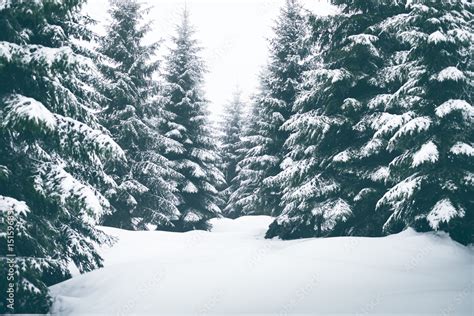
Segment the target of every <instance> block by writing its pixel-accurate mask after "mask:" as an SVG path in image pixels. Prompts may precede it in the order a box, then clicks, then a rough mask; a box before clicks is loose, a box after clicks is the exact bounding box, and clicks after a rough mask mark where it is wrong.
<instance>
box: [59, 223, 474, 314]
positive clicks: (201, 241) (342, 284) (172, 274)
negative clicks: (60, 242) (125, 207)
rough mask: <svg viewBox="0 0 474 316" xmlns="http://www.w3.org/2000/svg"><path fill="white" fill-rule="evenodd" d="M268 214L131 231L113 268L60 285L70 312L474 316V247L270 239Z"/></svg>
mask: <svg viewBox="0 0 474 316" xmlns="http://www.w3.org/2000/svg"><path fill="white" fill-rule="evenodd" d="M270 222H271V218H269V217H265V216H257V217H242V218H239V219H237V220H230V219H218V220H214V221H213V225H214V228H213V230H212V232H203V231H193V232H188V233H169V232H129V231H124V230H119V229H111V228H104V230H105V231H106V232H108V233H110V234H112V235H115V236H117V237H119V241H118V242H117V243H116V244H115V246H114V247H112V248H104V249H103V250H102V255H103V256H104V258H105V268H103V269H100V270H97V271H94V272H91V273H88V274H85V275H79V276H76V277H74V278H72V279H71V280H68V281H66V282H63V283H60V284H57V285H55V286H53V287H51V291H52V293H53V295H54V296H55V303H54V308H53V310H54V313H55V314H61V315H83V314H101V315H134V314H135V315H140V314H149V315H166V314H185V315H205V314H213V315H227V314H233V315H238V314H247V315H249V314H254V315H263V314H268V315H296V314H312V315H321V314H325V313H331V314H355V315H365V314H377V315H380V314H389V313H393V314H400V313H403V314H410V315H412V314H413V315H419V314H429V315H462V314H465V315H473V312H474V311H473V302H472V301H471V299H472V298H473V297H474V296H473V294H474V293H473V282H474V278H473V277H474V275H473V273H474V264H473V259H474V249H472V248H466V247H463V246H461V245H459V244H457V243H455V242H453V241H451V240H450V239H449V238H448V237H446V236H444V235H434V234H418V233H415V232H414V231H412V230H408V231H405V232H403V233H401V234H398V235H393V236H389V237H385V238H349V237H346V238H328V239H302V240H293V241H281V240H277V239H274V240H265V239H264V238H263V236H264V232H265V230H266V228H267V227H268V225H269V223H270Z"/></svg>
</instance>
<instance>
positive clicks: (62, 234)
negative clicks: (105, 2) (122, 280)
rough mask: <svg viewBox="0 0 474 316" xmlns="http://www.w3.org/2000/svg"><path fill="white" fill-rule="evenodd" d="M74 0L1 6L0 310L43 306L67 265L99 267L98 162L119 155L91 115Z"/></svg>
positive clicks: (94, 100) (93, 81) (93, 106)
mask: <svg viewBox="0 0 474 316" xmlns="http://www.w3.org/2000/svg"><path fill="white" fill-rule="evenodd" d="M82 3H83V1H60V0H59V1H58V0H54V1H47V0H44V1H7V2H6V3H5V2H3V3H2V5H0V29H1V30H2V31H1V32H0V82H1V85H0V120H1V121H0V215H1V220H0V232H1V233H0V261H1V264H0V278H1V280H2V281H1V282H0V291H1V292H2V295H1V300H0V313H6V312H11V313H46V312H47V311H48V309H49V307H50V304H51V298H50V297H49V295H48V286H49V285H52V284H54V283H57V282H59V281H62V280H64V279H65V278H68V277H69V276H70V274H69V270H68V264H69V263H71V262H73V263H74V264H75V265H76V266H77V267H78V269H79V270H80V271H81V272H86V271H90V270H92V269H94V268H97V267H100V266H101V257H100V256H99V255H98V253H97V252H96V250H95V246H94V245H95V243H102V242H103V241H104V240H105V239H106V236H105V235H104V234H103V233H101V232H100V231H98V230H96V228H95V224H96V223H97V222H98V221H99V219H100V218H101V217H102V216H103V215H104V214H106V213H107V212H108V211H109V209H110V206H109V203H108V201H107V199H106V198H105V197H104V196H103V195H102V194H101V193H100V191H102V192H104V191H105V190H106V189H113V188H114V186H115V184H114V181H113V180H112V179H111V178H110V177H109V176H108V175H107V174H106V173H105V172H104V170H103V161H104V160H106V159H123V158H124V153H123V151H122V150H121V149H120V147H119V146H118V145H117V144H116V143H115V142H114V141H113V140H112V139H111V138H110V137H109V135H108V132H107V130H106V129H105V128H104V127H102V126H101V125H100V124H99V123H98V120H97V118H96V114H95V113H96V112H97V111H99V110H101V106H100V103H101V102H102V97H101V95H100V94H99V93H97V92H96V90H95V88H94V87H96V86H98V85H100V83H101V82H102V81H103V80H102V79H101V76H100V72H99V71H98V70H97V69H96V67H95V65H94V64H93V63H92V61H91V60H90V59H89V58H87V57H85V56H84V55H82V54H80V53H78V52H80V51H85V50H86V48H84V47H79V46H78V45H79V44H80V43H81V42H82V41H84V40H85V41H87V40H88V39H89V35H90V34H89V32H87V28H86V27H85V23H86V22H89V20H88V19H87V18H86V17H84V16H83V15H81V13H80V7H81V4H82ZM12 228H13V230H11V229H12ZM7 239H8V240H9V244H8V246H7ZM10 240H13V241H14V243H11V242H10ZM6 255H13V259H12V260H13V261H14V264H13V265H11V266H10V265H9V264H8V262H7V261H8V260H7V257H6ZM10 267H13V268H14V272H15V273H14V280H12V281H11V282H5V281H6V280H7V275H6V274H7V271H8V269H9V268H10ZM9 283H12V284H13V285H14V287H13V289H14V297H15V302H14V304H13V307H12V306H9V305H8V303H9V302H8V301H7V300H6V298H7V296H5V295H4V294H5V293H7V286H8V284H9ZM10 307H12V308H10Z"/></svg>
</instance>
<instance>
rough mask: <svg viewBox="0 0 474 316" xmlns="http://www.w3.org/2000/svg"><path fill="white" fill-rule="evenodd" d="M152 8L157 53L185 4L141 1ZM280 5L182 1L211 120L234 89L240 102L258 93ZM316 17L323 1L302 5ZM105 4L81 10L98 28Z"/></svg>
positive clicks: (255, 0) (271, 0)
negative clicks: (203, 70)
mask: <svg viewBox="0 0 474 316" xmlns="http://www.w3.org/2000/svg"><path fill="white" fill-rule="evenodd" d="M142 2H143V3H146V5H151V6H152V7H153V9H152V10H151V12H150V14H149V16H148V17H147V18H148V19H152V20H154V21H155V22H154V27H153V29H154V30H153V31H152V34H150V39H151V40H164V42H163V45H162V47H163V49H162V53H163V52H165V50H166V48H167V47H169V38H170V37H171V36H172V35H174V31H175V25H176V24H177V23H179V22H180V19H181V14H182V11H183V8H184V6H185V1H184V0H145V1H142ZM284 3H285V0H187V1H186V5H187V8H188V10H189V12H190V19H191V23H192V24H193V26H194V28H195V30H196V37H197V39H198V40H199V41H200V44H201V46H202V47H203V51H202V57H203V58H204V60H205V61H206V63H207V67H208V73H207V74H206V77H205V87H204V88H205V92H206V97H207V98H208V99H209V100H210V110H211V113H212V114H213V117H216V116H217V115H218V114H219V112H220V109H222V106H223V104H224V103H225V102H227V101H228V100H230V99H231V97H232V93H233V91H234V90H235V88H236V87H237V86H238V87H239V88H240V90H242V93H243V96H244V98H246V99H248V97H249V96H250V95H251V94H253V93H254V92H255V90H256V88H257V87H258V74H259V73H260V70H261V69H262V67H263V65H264V64H265V62H266V57H267V53H268V42H267V39H268V38H270V37H271V36H272V26H273V24H274V23H273V22H274V20H275V18H276V17H277V16H278V13H279V10H280V8H281V6H282V5H283V4H284ZM302 3H303V5H304V7H305V8H307V9H309V10H311V11H313V12H315V13H317V14H322V15H326V14H331V13H333V12H335V9H334V7H332V6H331V5H329V4H328V2H327V1H326V0H302ZM107 8H108V0H90V1H89V4H88V5H87V6H86V8H85V10H86V12H87V13H89V14H90V15H91V16H92V17H93V18H95V19H96V20H98V21H99V22H100V23H101V24H103V23H107V20H108V14H107ZM99 32H100V30H99Z"/></svg>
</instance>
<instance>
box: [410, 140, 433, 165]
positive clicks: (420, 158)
mask: <svg viewBox="0 0 474 316" xmlns="http://www.w3.org/2000/svg"><path fill="white" fill-rule="evenodd" d="M438 158H439V152H438V147H436V145H435V144H434V143H433V142H432V141H429V142H427V143H426V144H423V145H422V146H421V148H420V150H418V151H417V152H416V153H415V154H414V155H413V162H412V164H411V166H412V167H418V166H419V165H422V164H424V163H426V162H432V163H434V162H436V161H438Z"/></svg>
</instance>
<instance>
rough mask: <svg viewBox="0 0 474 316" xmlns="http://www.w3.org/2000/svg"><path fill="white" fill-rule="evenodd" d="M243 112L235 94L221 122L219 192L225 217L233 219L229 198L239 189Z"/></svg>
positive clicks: (237, 94)
mask: <svg viewBox="0 0 474 316" xmlns="http://www.w3.org/2000/svg"><path fill="white" fill-rule="evenodd" d="M243 110H244V105H243V102H242V100H241V93H240V91H237V92H235V94H234V96H233V99H232V101H231V102H229V103H228V104H227V105H226V106H225V107H224V114H223V119H222V122H221V127H220V132H221V133H222V135H221V136H220V147H219V153H220V156H221V160H222V161H221V170H222V173H223V174H224V179H225V181H226V185H225V186H224V188H223V189H222V190H221V192H220V194H221V198H222V200H223V205H222V208H225V207H227V208H226V209H224V213H225V216H228V217H235V215H236V214H234V213H235V212H234V210H233V209H232V208H231V206H230V204H229V198H230V196H231V195H232V194H233V193H234V192H235V191H236V190H238V189H239V186H240V184H239V181H238V179H237V178H236V176H237V172H238V166H237V164H238V163H239V161H240V160H241V159H242V156H243V153H242V152H241V146H242V132H243V125H244V122H243Z"/></svg>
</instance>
